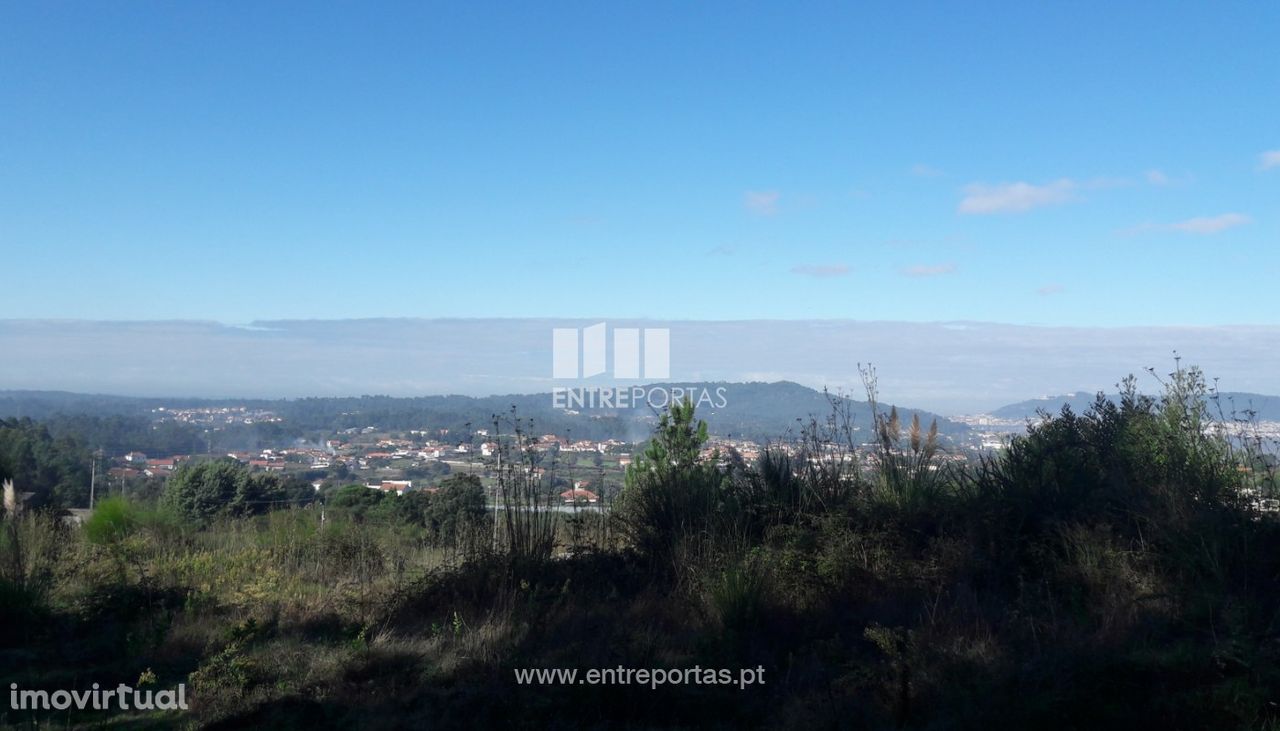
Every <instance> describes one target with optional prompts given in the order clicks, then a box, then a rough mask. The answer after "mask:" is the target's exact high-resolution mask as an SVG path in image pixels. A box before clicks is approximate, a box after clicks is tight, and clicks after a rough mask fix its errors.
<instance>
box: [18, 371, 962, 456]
mask: <svg viewBox="0 0 1280 731" xmlns="http://www.w3.org/2000/svg"><path fill="white" fill-rule="evenodd" d="M661 385H662V386H663V387H664V388H667V389H676V388H681V389H687V390H690V391H693V392H694V393H703V392H705V393H708V394H710V395H711V396H712V397H714V402H713V401H706V402H704V403H703V404H701V405H700V407H699V409H698V416H699V417H700V418H702V419H705V420H706V421H707V426H708V428H709V429H710V430H711V432H712V433H713V434H717V435H720V436H734V437H740V438H746V439H753V440H758V441H759V440H769V439H777V438H781V437H785V436H787V435H789V434H791V435H794V434H797V433H798V432H799V429H800V427H801V426H802V422H807V421H808V420H809V419H810V418H816V419H818V420H819V421H821V420H824V419H825V418H826V417H827V416H828V415H829V414H830V413H831V411H832V405H831V401H830V400H829V398H828V396H827V395H826V394H824V393H823V392H821V391H817V390H814V389H812V388H808V387H806V386H801V385H799V384H797V383H792V382H789V381H777V382H773V383H761V382H757V383H723V382H697V383H664V384H661ZM718 389H722V390H718ZM846 402H847V405H848V408H849V413H850V414H851V415H852V416H853V420H854V421H853V423H854V426H856V427H862V428H865V427H866V426H867V425H869V424H871V423H872V418H871V409H870V406H869V404H868V403H867V402H866V401H859V400H853V399H846ZM224 406H245V407H247V408H250V409H261V410H266V411H271V412H273V413H275V414H276V415H278V416H280V417H282V418H283V419H284V423H283V424H280V425H278V426H277V427H274V428H276V429H282V430H283V431H284V432H285V433H286V434H288V435H290V436H303V435H314V434H316V433H318V432H323V431H333V430H341V429H347V428H355V427H366V426H374V427H379V428H384V429H390V430H409V429H433V430H435V429H450V430H451V431H453V430H456V431H457V432H460V431H464V430H465V429H466V428H467V427H468V425H469V426H470V428H471V429H473V430H474V429H481V428H488V427H489V426H490V425H491V424H492V423H493V420H494V417H495V416H499V417H502V421H503V422H504V424H505V423H506V422H508V421H509V419H508V417H510V416H511V415H512V414H514V415H515V416H517V417H519V418H520V419H521V420H522V421H525V422H526V426H525V428H531V429H532V430H533V431H535V432H537V433H546V432H554V433H557V434H561V435H564V434H572V435H574V436H580V437H582V438H597V439H599V438H609V437H613V438H619V439H625V440H628V441H639V440H642V439H644V438H646V437H647V436H648V435H649V433H650V432H651V431H652V428H653V424H654V423H655V421H656V417H657V413H658V410H656V409H654V408H653V407H651V406H649V405H648V404H642V405H641V406H638V407H637V406H632V407H630V408H625V409H617V408H595V409H578V410H576V411H566V410H565V409H562V408H555V407H554V406H553V403H552V395H551V394H550V393H542V394H513V395H505V396H485V397H472V396H421V397H407V398H399V397H390V396H360V397H322V398H300V399H193V398H141V397H129V396H107V395H94V394H79V393H70V392H64V391H0V417H10V416H26V417H31V418H34V419H48V418H51V417H55V416H72V415H82V416H89V417H133V418H135V419H136V418H142V417H148V418H151V417H154V415H155V414H154V410H155V409H158V408H161V407H164V408H166V409H170V410H172V409H196V408H216V407H224ZM891 406H892V404H888V403H884V404H881V409H882V410H886V411H887V410H888V409H889V408H890V407H891ZM899 411H900V413H901V416H902V419H903V423H904V424H905V423H908V422H909V421H910V419H911V417H912V416H913V415H917V414H918V415H919V417H920V420H921V422H922V423H923V424H925V425H928V424H929V423H930V422H931V421H932V420H934V419H937V422H938V428H939V431H940V432H941V433H942V434H944V435H961V434H964V433H965V432H967V431H968V428H967V427H966V426H964V425H963V424H960V423H957V422H953V421H950V420H948V419H946V418H944V417H942V416H939V415H937V414H934V413H931V412H928V411H924V410H921V409H913V408H909V407H903V406H899ZM529 420H532V422H533V424H532V427H529V426H528V425H527V422H528V421H529ZM503 428H507V427H506V426H504V427H503ZM455 433H456V432H455Z"/></svg>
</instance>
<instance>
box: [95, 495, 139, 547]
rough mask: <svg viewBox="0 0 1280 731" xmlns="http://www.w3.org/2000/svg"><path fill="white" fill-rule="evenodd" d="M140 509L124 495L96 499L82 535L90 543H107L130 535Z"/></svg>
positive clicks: (136, 525) (135, 524)
mask: <svg viewBox="0 0 1280 731" xmlns="http://www.w3.org/2000/svg"><path fill="white" fill-rule="evenodd" d="M139 513H140V510H139V509H138V507H137V506H136V505H133V504H132V503H130V502H129V501H128V500H126V499H125V498H124V497H121V496H118V495H117V496H112V497H109V498H105V499H103V500H100V501H98V504H97V506H96V507H94V509H93V515H91V516H89V519H88V520H87V521H85V524H84V535H85V537H86V538H88V539H89V541H90V542H91V543H97V544H99V545H109V544H113V543H117V542H119V541H120V540H121V539H123V538H126V537H128V536H129V535H131V534H132V533H133V532H134V530H135V529H136V528H137V527H138V524H139V522H140V519H139Z"/></svg>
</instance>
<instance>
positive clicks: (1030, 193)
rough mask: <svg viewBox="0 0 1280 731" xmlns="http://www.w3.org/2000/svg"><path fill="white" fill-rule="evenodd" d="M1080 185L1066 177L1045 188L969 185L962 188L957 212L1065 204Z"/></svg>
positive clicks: (1005, 211)
mask: <svg viewBox="0 0 1280 731" xmlns="http://www.w3.org/2000/svg"><path fill="white" fill-rule="evenodd" d="M1078 187H1079V186H1078V185H1076V183H1075V182H1074V181H1072V180H1070V179H1068V178H1062V179H1060V180H1055V181H1053V182H1051V183H1046V184H1044V185H1033V184H1032V183H1025V182H1021V181H1020V182H1017V183H1000V184H998V185H987V184H985V183H971V184H969V185H966V186H965V187H964V198H963V199H961V201H960V207H959V209H958V210H959V212H960V213H970V214H989V213H1018V212H1021V211H1028V210H1031V209H1032V208H1038V207H1040V206H1049V205H1055V204H1058V203H1064V202H1066V201H1068V200H1070V199H1071V196H1072V193H1074V192H1075V190H1076V189H1077V188H1078Z"/></svg>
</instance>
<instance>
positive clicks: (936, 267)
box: [902, 263, 956, 277]
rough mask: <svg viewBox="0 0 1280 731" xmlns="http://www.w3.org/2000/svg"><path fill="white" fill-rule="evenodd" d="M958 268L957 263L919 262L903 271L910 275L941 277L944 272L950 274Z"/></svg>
mask: <svg viewBox="0 0 1280 731" xmlns="http://www.w3.org/2000/svg"><path fill="white" fill-rule="evenodd" d="M955 270H956V265H955V264H951V263H946V264H917V265H916V266H911V267H907V268H906V269H903V270H902V273H903V274H905V275H906V276H908V277H939V276H942V275H943V274H950V273H952V272H954V271H955Z"/></svg>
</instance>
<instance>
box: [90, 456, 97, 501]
mask: <svg viewBox="0 0 1280 731" xmlns="http://www.w3.org/2000/svg"><path fill="white" fill-rule="evenodd" d="M97 482H98V453H97V452H93V453H91V454H90V455H89V509H90V510H93V490H94V487H96V485H97Z"/></svg>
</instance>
